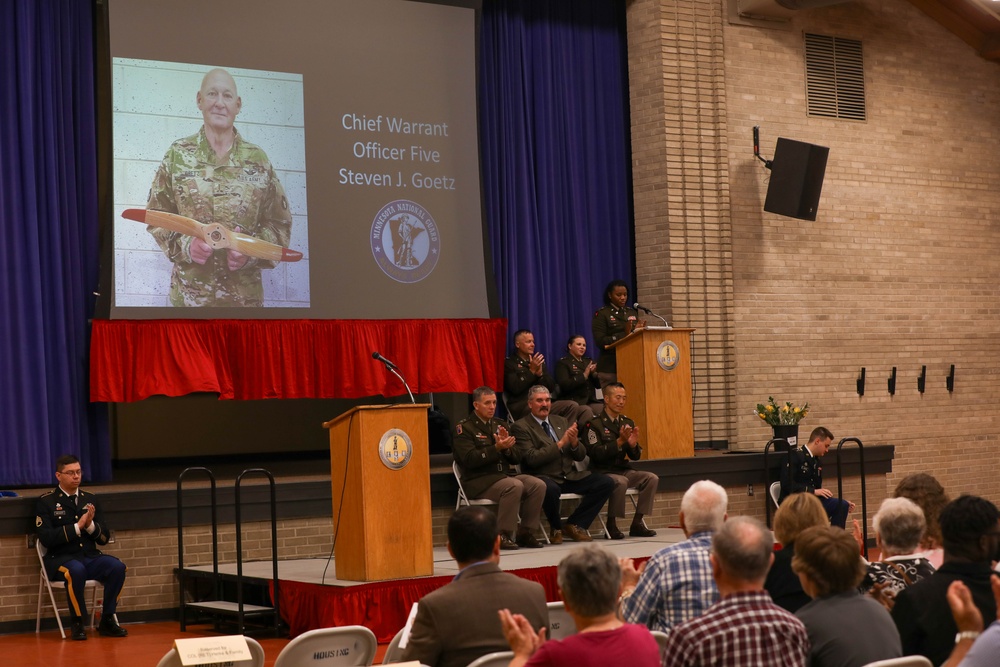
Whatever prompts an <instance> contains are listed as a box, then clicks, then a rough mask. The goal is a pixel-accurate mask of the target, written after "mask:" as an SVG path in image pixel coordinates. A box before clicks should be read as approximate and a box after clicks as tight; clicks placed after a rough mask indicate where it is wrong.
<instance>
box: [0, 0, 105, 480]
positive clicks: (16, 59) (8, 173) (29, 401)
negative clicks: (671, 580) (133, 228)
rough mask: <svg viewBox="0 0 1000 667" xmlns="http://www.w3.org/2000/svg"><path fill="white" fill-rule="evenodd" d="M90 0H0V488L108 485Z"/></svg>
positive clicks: (91, 9)
mask: <svg viewBox="0 0 1000 667" xmlns="http://www.w3.org/2000/svg"><path fill="white" fill-rule="evenodd" d="M93 25H94V18H93V2H92V1H91V0H4V1H3V2H0V34H2V38H0V54H2V55H0V275H2V280H3V287H2V289H0V382H2V383H3V387H2V389H0V415H2V416H0V484H3V485H5V486H10V485H29V484H49V483H51V484H52V485H53V486H54V485H55V477H54V475H53V473H54V461H55V459H56V458H57V457H58V456H59V455H60V454H63V453H74V454H76V455H77V456H79V457H80V461H81V465H82V467H83V469H84V476H85V479H88V480H91V481H93V480H105V479H110V477H111V458H110V453H109V446H108V438H107V425H106V423H107V422H106V416H105V414H104V411H106V409H107V408H106V407H104V406H101V407H100V409H98V408H97V407H96V406H92V405H91V404H90V403H89V402H88V376H87V368H88V360H87V356H88V346H89V330H88V318H89V317H91V315H92V308H93V303H94V297H93V295H92V293H93V292H94V290H95V289H96V286H97V275H98V225H97V222H98V218H97V148H96V124H95V104H94V37H93Z"/></svg>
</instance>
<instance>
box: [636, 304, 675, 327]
mask: <svg viewBox="0 0 1000 667" xmlns="http://www.w3.org/2000/svg"><path fill="white" fill-rule="evenodd" d="M632 307H633V308H635V309H636V310H641V311H642V312H644V313H646V314H647V315H652V316H653V317H655V318H656V319H658V320H660V321H661V322H663V326H665V327H666V328H668V329H670V328H672V327H671V326H670V325H669V324H667V320H666V318H665V317H663V315H657V314H656V313H654V312H653V311H652V310H650V309H649V308H646V306H643V305H642V304H640V303H639V302H635V303H633V304H632Z"/></svg>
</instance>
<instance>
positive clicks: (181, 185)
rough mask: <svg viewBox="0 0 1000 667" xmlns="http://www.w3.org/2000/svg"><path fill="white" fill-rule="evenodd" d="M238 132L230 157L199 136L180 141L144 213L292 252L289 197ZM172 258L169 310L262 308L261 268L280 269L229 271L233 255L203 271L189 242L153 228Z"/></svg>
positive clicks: (219, 257) (220, 255)
mask: <svg viewBox="0 0 1000 667" xmlns="http://www.w3.org/2000/svg"><path fill="white" fill-rule="evenodd" d="M233 132H234V133H235V135H236V136H235V139H234V141H233V147H232V148H231V149H230V151H229V155H228V156H226V157H225V158H222V159H219V158H217V157H216V155H215V151H214V150H213V149H212V147H211V145H209V143H208V140H207V139H206V138H205V128H204V127H202V129H201V130H199V132H198V134H195V135H192V136H190V137H187V138H185V139H178V140H177V141H175V142H174V143H173V144H172V145H171V146H170V148H169V149H168V150H167V154H166V155H165V156H164V158H163V162H162V163H160V167H159V169H158V170H157V171H156V176H155V177H154V178H153V186H152V188H151V190H150V193H149V201H148V203H147V204H146V208H147V209H149V210H157V211H166V212H168V213H177V214H180V215H183V216H186V217H188V218H193V219H195V220H197V221H199V222H203V223H206V224H207V223H219V224H221V225H222V226H224V227H226V228H227V229H230V230H234V231H235V230H236V228H237V227H239V228H240V231H241V232H242V233H243V234H247V235H249V236H253V237H254V238H258V239H260V240H262V241H267V242H269V243H274V244H276V245H279V246H284V247H287V246H288V243H289V241H290V240H291V234H292V214H291V211H289V209H288V199H287V198H286V197H285V190H284V188H283V187H282V185H281V182H280V181H279V180H278V177H277V175H276V174H275V172H274V168H273V167H272V166H271V162H270V160H268V158H267V155H266V154H265V153H264V151H263V150H261V149H260V148H259V147H258V146H255V145H254V144H251V143H250V142H248V141H244V140H243V138H242V137H241V136H240V134H239V132H236V130H235V129H234V130H233ZM147 231H149V233H150V234H152V235H153V238H155V239H156V242H157V243H158V244H159V246H160V248H161V249H162V250H163V252H164V254H166V256H167V259H169V260H170V261H171V262H172V263H173V272H172V274H171V277H170V305H172V306H252V307H259V306H262V305H264V287H263V283H262V281H261V275H260V271H261V269H271V268H274V266H275V262H271V261H268V260H263V259H257V258H255V257H250V258H248V259H247V263H246V264H245V265H244V266H243V267H242V268H240V269H238V270H236V271H230V270H229V267H228V252H227V251H225V250H221V249H220V250H217V251H215V252H213V253H212V255H211V256H210V257H209V258H208V261H207V262H205V264H204V265H202V264H197V263H196V262H194V261H193V260H192V259H191V252H190V248H191V241H192V237H190V236H187V235H186V234H180V233H177V232H171V231H168V230H166V229H162V228H159V227H153V226H149V227H147Z"/></svg>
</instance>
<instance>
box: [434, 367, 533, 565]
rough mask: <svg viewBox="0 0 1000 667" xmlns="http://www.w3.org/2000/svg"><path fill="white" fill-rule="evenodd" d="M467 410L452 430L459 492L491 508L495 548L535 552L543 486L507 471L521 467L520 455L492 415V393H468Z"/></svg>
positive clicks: (485, 389) (494, 402)
mask: <svg viewBox="0 0 1000 667" xmlns="http://www.w3.org/2000/svg"><path fill="white" fill-rule="evenodd" d="M472 408H473V411H472V414H471V415H469V416H468V417H466V418H465V420H464V421H461V422H459V423H458V424H456V425H455V437H454V439H453V441H452V453H453V455H454V457H455V462H456V463H458V467H459V468H460V469H461V470H462V488H463V489H465V493H466V494H468V496H469V498H483V499H486V500H492V501H494V502H495V503H497V524H498V525H499V528H500V548H501V549H517V548H518V546H522V547H528V548H532V549H535V548H538V547H541V546H542V545H541V543H540V542H539V541H538V540H537V539H535V535H534V533H535V530H536V529H537V528H538V526H539V523H540V522H541V516H542V500H544V499H545V483H544V482H542V480H540V479H538V478H537V477H532V476H531V475H519V474H517V473H516V472H515V470H514V467H513V466H515V465H517V464H518V463H520V462H521V453H520V452H519V451H518V450H517V448H516V447H515V446H514V436H512V435H510V434H509V433H507V428H506V427H505V426H504V424H503V422H501V421H500V420H499V419H496V418H495V417H494V416H493V415H494V414H495V413H496V409H497V395H496V392H495V391H493V390H492V389H490V388H489V387H478V388H477V389H476V390H475V391H473V392H472ZM519 513H520V517H521V525H520V527H519V528H518V525H517V523H518V514H519ZM515 528H516V529H517V534H516V537H515V533H514V530H515Z"/></svg>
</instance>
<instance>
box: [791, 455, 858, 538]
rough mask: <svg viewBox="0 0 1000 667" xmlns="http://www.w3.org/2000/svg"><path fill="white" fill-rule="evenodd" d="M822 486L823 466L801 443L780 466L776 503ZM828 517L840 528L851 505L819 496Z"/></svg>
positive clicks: (844, 525) (844, 523) (836, 499)
mask: <svg viewBox="0 0 1000 667" xmlns="http://www.w3.org/2000/svg"><path fill="white" fill-rule="evenodd" d="M822 488H823V466H822V464H821V463H820V460H819V458H818V457H816V456H813V453H812V452H811V451H809V448H808V447H806V446H805V445H803V446H802V447H800V448H799V449H795V450H792V451H791V452H790V454H789V462H788V463H786V464H785V465H784V466H782V468H781V497H780V498H779V502H778V504H781V503H783V502H784V501H785V498H787V497H788V496H790V495H792V494H793V493H814V492H815V491H816V489H822ZM819 501H820V502H821V503H822V504H823V509H824V510H826V514H827V516H829V517H830V523H831V524H832V525H834V526H840V527H841V528H844V527H846V525H847V515H848V514H849V513H850V510H851V505H850V503H848V502H847V501H846V500H841V499H840V498H835V497H834V498H822V497H820V498H819Z"/></svg>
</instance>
